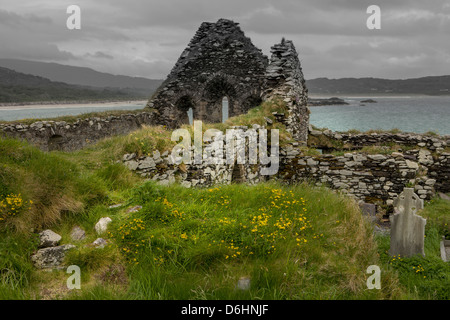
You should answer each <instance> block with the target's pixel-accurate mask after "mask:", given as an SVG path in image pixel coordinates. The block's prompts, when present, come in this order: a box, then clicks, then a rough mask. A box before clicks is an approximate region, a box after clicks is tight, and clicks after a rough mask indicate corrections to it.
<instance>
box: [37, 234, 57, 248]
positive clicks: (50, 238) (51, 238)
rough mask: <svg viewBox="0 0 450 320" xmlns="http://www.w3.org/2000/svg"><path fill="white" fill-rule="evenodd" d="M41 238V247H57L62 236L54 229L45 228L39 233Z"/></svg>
mask: <svg viewBox="0 0 450 320" xmlns="http://www.w3.org/2000/svg"><path fill="white" fill-rule="evenodd" d="M39 240H40V242H39V247H40V248H48V247H55V246H57V245H58V243H59V241H61V236H60V235H59V234H57V233H56V232H53V231H52V230H44V231H42V232H41V233H39Z"/></svg>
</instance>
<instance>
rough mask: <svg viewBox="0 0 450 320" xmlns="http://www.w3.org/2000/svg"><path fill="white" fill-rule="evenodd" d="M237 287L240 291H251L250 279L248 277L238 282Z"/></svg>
mask: <svg viewBox="0 0 450 320" xmlns="http://www.w3.org/2000/svg"><path fill="white" fill-rule="evenodd" d="M236 287H237V288H238V289H240V290H249V289H250V278H248V277H241V278H240V279H239V280H238V283H237V285H236Z"/></svg>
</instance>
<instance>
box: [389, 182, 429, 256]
mask: <svg viewBox="0 0 450 320" xmlns="http://www.w3.org/2000/svg"><path fill="white" fill-rule="evenodd" d="M394 209H395V212H396V213H395V214H394V215H392V216H391V217H390V220H391V247H390V249H389V254H390V255H391V256H397V255H400V256H401V257H411V256H414V255H416V254H421V255H422V256H425V252H424V238H425V224H426V223H427V220H426V219H424V218H422V217H421V216H418V215H417V214H416V212H417V211H418V210H420V209H423V200H422V199H420V198H419V196H418V195H416V194H415V193H414V189H413V188H405V189H403V192H402V193H401V194H400V195H399V196H398V198H396V199H395V200H394Z"/></svg>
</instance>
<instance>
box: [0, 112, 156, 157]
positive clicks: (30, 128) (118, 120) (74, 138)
mask: <svg viewBox="0 0 450 320" xmlns="http://www.w3.org/2000/svg"><path fill="white" fill-rule="evenodd" d="M159 122H160V119H159V118H158V117H157V116H156V114H155V113H154V112H141V113H137V114H123V115H120V116H108V117H104V118H99V117H94V118H87V119H78V120H76V121H75V122H73V123H72V122H71V123H69V122H65V121H49V120H42V121H36V122H33V123H31V124H25V123H0V133H3V134H4V135H6V136H8V137H11V138H17V139H22V140H26V141H28V142H29V143H31V144H33V145H36V146H37V147H39V148H40V149H42V150H44V151H52V150H62V151H73V150H78V149H81V148H83V147H84V146H86V145H88V144H90V143H93V142H96V141H98V140H100V139H103V138H106V137H109V136H114V135H120V134H126V133H129V132H131V131H133V130H137V129H139V128H140V127H141V126H142V125H144V124H145V125H154V124H156V123H159Z"/></svg>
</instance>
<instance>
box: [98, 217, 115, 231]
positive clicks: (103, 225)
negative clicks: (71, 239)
mask: <svg viewBox="0 0 450 320" xmlns="http://www.w3.org/2000/svg"><path fill="white" fill-rule="evenodd" d="M111 222H112V220H111V218H110V217H104V218H101V219H100V220H99V221H98V222H97V224H96V225H95V231H96V232H97V234H102V233H105V232H106V230H107V229H108V224H110V223H111Z"/></svg>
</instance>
